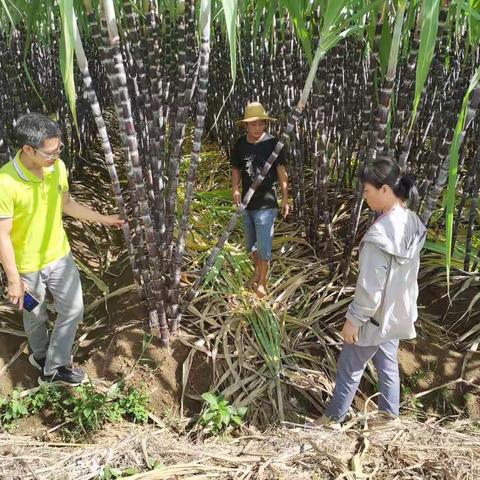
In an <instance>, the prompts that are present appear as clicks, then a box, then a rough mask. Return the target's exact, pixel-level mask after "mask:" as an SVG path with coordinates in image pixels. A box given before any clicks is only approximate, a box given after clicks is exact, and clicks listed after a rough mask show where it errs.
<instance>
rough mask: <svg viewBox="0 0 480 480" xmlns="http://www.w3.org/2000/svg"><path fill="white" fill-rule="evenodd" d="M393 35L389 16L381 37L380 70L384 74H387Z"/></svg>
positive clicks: (385, 21) (384, 23)
mask: <svg viewBox="0 0 480 480" xmlns="http://www.w3.org/2000/svg"><path fill="white" fill-rule="evenodd" d="M392 35H393V33H392V31H391V29H390V24H389V22H388V18H386V19H385V20H384V21H383V26H382V35H381V37H380V46H379V48H380V51H379V58H380V70H381V71H382V75H385V73H386V71H387V66H388V59H389V57H390V46H391V45H392Z"/></svg>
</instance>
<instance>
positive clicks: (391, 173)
mask: <svg viewBox="0 0 480 480" xmlns="http://www.w3.org/2000/svg"><path fill="white" fill-rule="evenodd" d="M359 178H360V181H361V182H362V183H370V184H371V185H373V186H374V187H375V188H377V189H380V188H382V187H383V185H388V186H389V187H390V188H391V189H392V191H393V193H394V194H395V196H396V197H398V198H400V199H401V200H403V201H404V202H405V203H406V204H407V206H408V208H411V209H415V207H416V206H417V204H418V198H419V197H418V190H417V187H416V185H415V181H416V179H415V177H414V176H413V175H410V174H406V175H403V176H401V175H400V167H399V166H398V163H397V162H393V161H391V160H377V161H375V162H373V163H372V164H370V165H364V166H363V167H361V169H360V172H359Z"/></svg>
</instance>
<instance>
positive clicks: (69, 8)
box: [59, 0, 80, 138]
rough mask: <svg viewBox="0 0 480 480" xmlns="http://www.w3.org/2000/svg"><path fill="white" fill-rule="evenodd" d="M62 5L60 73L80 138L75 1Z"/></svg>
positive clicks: (70, 0) (65, 2)
mask: <svg viewBox="0 0 480 480" xmlns="http://www.w3.org/2000/svg"><path fill="white" fill-rule="evenodd" d="M59 4H60V16H61V23H62V34H61V39H60V71H61V73H62V80H63V84H64V87H65V94H66V96H67V100H68V105H69V107H70V111H71V112H72V117H73V122H74V124H75V129H76V131H77V135H78V138H80V130H79V128H78V120H77V95H76V92H75V78H74V72H73V59H74V52H75V48H74V45H75V40H74V32H73V22H74V21H75V15H74V14H75V12H74V9H73V0H63V1H61V2H59Z"/></svg>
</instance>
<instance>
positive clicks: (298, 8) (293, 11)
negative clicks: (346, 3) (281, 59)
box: [282, 0, 341, 64]
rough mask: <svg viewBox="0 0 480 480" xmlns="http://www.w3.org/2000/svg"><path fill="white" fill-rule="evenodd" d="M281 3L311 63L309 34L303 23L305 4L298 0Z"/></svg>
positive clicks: (283, 0)
mask: <svg viewBox="0 0 480 480" xmlns="http://www.w3.org/2000/svg"><path fill="white" fill-rule="evenodd" d="M282 3H283V5H284V6H285V8H286V9H287V10H288V13H289V14H290V18H291V19H292V22H293V25H294V27H295V33H296V35H297V38H298V39H299V40H300V43H301V44H302V47H303V50H304V52H305V56H306V57H307V60H308V63H309V64H311V63H312V61H313V57H312V44H311V41H310V34H309V32H308V30H307V26H306V24H305V6H304V5H303V2H300V1H299V0H282ZM339 3H341V2H339Z"/></svg>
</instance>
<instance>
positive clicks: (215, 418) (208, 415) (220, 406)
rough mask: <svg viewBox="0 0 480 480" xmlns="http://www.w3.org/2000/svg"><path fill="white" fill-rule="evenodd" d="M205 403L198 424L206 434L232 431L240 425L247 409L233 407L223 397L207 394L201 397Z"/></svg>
mask: <svg viewBox="0 0 480 480" xmlns="http://www.w3.org/2000/svg"><path fill="white" fill-rule="evenodd" d="M202 398H203V399H204V400H205V401H206V404H205V406H204V407H203V412H202V415H201V417H200V420H199V424H200V425H201V426H202V427H204V429H205V430H206V431H207V432H211V433H213V434H219V433H221V432H223V431H225V430H227V429H234V428H237V427H239V426H240V425H241V424H242V421H243V417H244V416H245V414H246V413H247V407H238V408H236V407H234V406H232V405H230V403H229V402H228V400H225V398H224V397H223V395H215V394H214V393H212V392H207V393H204V394H203V395H202Z"/></svg>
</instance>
